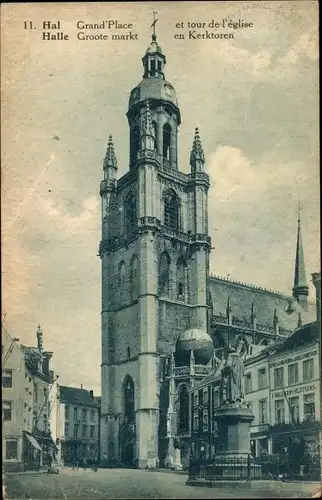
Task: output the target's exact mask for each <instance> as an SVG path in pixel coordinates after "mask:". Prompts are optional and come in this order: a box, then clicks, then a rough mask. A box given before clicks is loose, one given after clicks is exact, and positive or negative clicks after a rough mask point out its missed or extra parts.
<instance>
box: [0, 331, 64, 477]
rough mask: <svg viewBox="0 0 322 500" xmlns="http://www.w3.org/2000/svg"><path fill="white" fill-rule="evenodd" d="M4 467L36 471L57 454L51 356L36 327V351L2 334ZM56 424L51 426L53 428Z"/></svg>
mask: <svg viewBox="0 0 322 500" xmlns="http://www.w3.org/2000/svg"><path fill="white" fill-rule="evenodd" d="M2 338H3V341H2V342H3V347H2V364H3V368H2V390H3V414H2V419H3V439H4V443H3V463H4V467H5V468H6V469H21V470H25V469H39V468H40V467H42V466H47V465H48V464H49V462H50V460H51V458H50V457H54V455H55V454H56V453H57V447H56V445H55V443H54V441H53V438H52V433H51V427H50V422H51V417H52V411H51V408H52V398H51V389H52V386H53V384H54V381H55V376H54V373H53V372H52V370H50V367H49V363H50V359H51V356H52V353H51V352H46V351H44V349H43V332H42V330H41V328H40V326H39V327H38V330H37V347H26V346H24V345H22V344H19V343H18V342H19V339H17V338H15V339H12V338H11V336H10V335H9V333H8V332H7V331H6V330H5V329H3V330H2ZM55 425H56V424H54V426H55Z"/></svg>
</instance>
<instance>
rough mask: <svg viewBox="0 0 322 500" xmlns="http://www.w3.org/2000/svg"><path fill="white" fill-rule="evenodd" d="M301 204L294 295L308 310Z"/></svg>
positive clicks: (298, 221) (298, 220)
mask: <svg viewBox="0 0 322 500" xmlns="http://www.w3.org/2000/svg"><path fill="white" fill-rule="evenodd" d="M301 209H302V207H301V205H300V203H299V207H298V218H297V241H296V256H295V269H294V286H293V297H294V298H295V299H296V300H297V302H298V303H299V304H300V306H302V307H303V309H304V310H307V298H308V294H309V287H308V284H307V280H306V273H305V262H304V251H303V243H302V235H301V214H300V213H301Z"/></svg>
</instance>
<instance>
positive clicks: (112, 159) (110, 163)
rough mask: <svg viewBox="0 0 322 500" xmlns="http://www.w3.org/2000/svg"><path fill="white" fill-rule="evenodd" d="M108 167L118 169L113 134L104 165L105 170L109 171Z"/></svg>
mask: <svg viewBox="0 0 322 500" xmlns="http://www.w3.org/2000/svg"><path fill="white" fill-rule="evenodd" d="M108 167H113V168H115V169H116V168H117V160H116V155H115V150H114V144H113V138H112V135H111V134H110V135H109V137H108V143H107V150H106V154H105V158H104V165H103V168H104V170H105V169H107V168H108Z"/></svg>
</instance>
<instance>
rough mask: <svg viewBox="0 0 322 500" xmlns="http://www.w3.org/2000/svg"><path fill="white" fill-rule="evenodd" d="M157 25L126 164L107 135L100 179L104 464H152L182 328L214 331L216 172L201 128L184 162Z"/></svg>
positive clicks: (134, 99) (136, 97) (136, 98)
mask: <svg viewBox="0 0 322 500" xmlns="http://www.w3.org/2000/svg"><path fill="white" fill-rule="evenodd" d="M155 23H156V21H154V23H153V34H152V40H151V43H150V45H149V47H148V49H147V50H146V53H145V55H144V57H143V59H142V62H143V79H142V81H141V82H140V83H139V84H138V85H137V86H136V87H135V88H134V89H133V90H132V91H131V94H130V99H129V107H128V112H127V119H128V124H129V139H130V144H129V146H130V147H129V170H128V171H127V173H126V174H125V175H123V177H121V178H119V179H117V159H116V153H117V151H116V152H115V150H114V145H113V140H112V137H111V136H110V138H109V141H108V146H107V152H106V156H105V159H104V164H103V171H104V179H103V181H102V182H101V187H100V195H101V198H102V236H101V243H100V249H99V254H100V257H101V264H102V365H101V382H102V408H101V410H102V421H101V460H102V462H104V461H105V462H106V463H107V464H108V463H113V462H114V463H117V462H122V463H123V464H124V465H128V466H132V465H136V466H138V467H141V468H145V467H154V466H155V465H156V462H157V460H158V457H159V455H160V449H161V448H160V442H161V441H162V436H163V437H164V434H166V430H164V425H165V422H166V420H165V419H166V414H167V408H166V407H165V406H166V404H167V403H166V402H165V401H166V400H167V398H165V399H164V398H163V395H162V394H161V392H162V391H161V390H160V380H161V379H162V371H163V369H164V363H165V362H167V361H168V359H169V358H170V357H171V356H173V351H174V346H175V342H176V339H177V338H178V337H179V335H181V334H182V333H183V332H184V331H185V330H187V329H189V328H196V329H200V330H203V331H207V314H208V305H207V290H206V287H207V277H208V267H209V252H210V248H211V241H210V238H209V236H208V219H207V193H208V188H209V177H208V175H207V174H206V173H205V158H204V153H203V149H202V145H201V140H200V136H199V131H198V129H196V130H195V135H194V139H193V144H192V149H191V155H190V173H188V174H184V173H182V172H180V170H179V164H178V140H177V138H178V127H179V126H180V123H181V115H180V110H179V106H178V101H177V97H176V92H175V89H174V87H173V85H172V84H171V83H170V82H168V81H167V80H166V79H165V69H164V68H165V64H166V58H165V55H164V54H163V52H162V49H161V47H160V45H159V44H158V42H157V37H156V34H155Z"/></svg>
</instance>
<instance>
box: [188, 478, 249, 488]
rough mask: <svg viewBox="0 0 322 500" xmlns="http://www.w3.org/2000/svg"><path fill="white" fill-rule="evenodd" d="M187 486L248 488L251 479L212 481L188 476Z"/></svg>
mask: <svg viewBox="0 0 322 500" xmlns="http://www.w3.org/2000/svg"><path fill="white" fill-rule="evenodd" d="M186 486H203V487H206V488H227V489H228V488H229V489H247V488H250V487H251V481H212V480H210V479H198V478H190V477H189V478H188V479H187V481H186Z"/></svg>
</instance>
